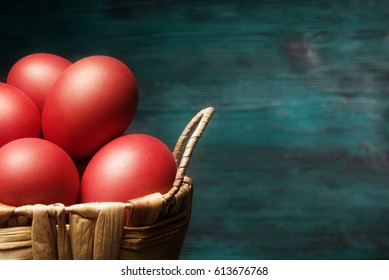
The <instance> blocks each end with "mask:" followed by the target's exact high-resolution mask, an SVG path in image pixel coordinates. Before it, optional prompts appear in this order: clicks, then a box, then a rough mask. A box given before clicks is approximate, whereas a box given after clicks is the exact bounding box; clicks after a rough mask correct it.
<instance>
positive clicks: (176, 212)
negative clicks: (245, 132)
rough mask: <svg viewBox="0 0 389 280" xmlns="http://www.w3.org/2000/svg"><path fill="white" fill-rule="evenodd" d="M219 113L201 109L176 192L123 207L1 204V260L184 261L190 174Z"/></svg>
mask: <svg viewBox="0 0 389 280" xmlns="http://www.w3.org/2000/svg"><path fill="white" fill-rule="evenodd" d="M213 113H214V108H212V107H209V108H205V109H203V110H201V111H200V112H199V113H197V114H196V116H194V117H193V118H192V120H191V121H190V122H189V123H188V124H187V126H186V127H185V129H184V130H183V132H182V134H181V135H180V137H179V139H178V140H177V143H176V146H175V147H174V150H173V156H174V158H175V161H176V163H177V175H176V178H175V181H174V184H173V186H172V188H171V189H170V191H169V192H168V193H166V194H160V193H154V194H150V195H147V196H144V197H140V198H136V199H132V200H129V201H128V202H127V203H122V202H100V203H84V204H74V205H71V206H65V205H63V204H52V205H42V204H36V205H24V206H20V207H13V206H9V205H4V204H0V259H12V260H16V259H22V260H29V259H41V260H49V259H59V260H70V259H74V260H108V259H126V260H130V259H138V260H142V259H143V260H148V259H149V260H150V259H178V257H179V254H180V251H181V248H182V245H183V242H184V239H185V235H186V231H187V228H188V226H189V221H190V216H191V206H192V191H193V184H192V180H191V179H190V178H188V177H187V176H186V175H185V173H186V169H187V167H188V165H189V162H190V158H191V155H192V152H193V150H194V148H195V146H196V144H197V142H198V140H199V138H200V137H201V135H202V133H203V131H204V129H205V127H206V126H207V124H208V122H209V120H210V118H211V117H212V115H213Z"/></svg>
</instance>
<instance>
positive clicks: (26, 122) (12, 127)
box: [0, 82, 41, 147]
mask: <svg viewBox="0 0 389 280" xmlns="http://www.w3.org/2000/svg"><path fill="white" fill-rule="evenodd" d="M40 135H41V116H40V113H39V111H38V109H37V107H36V106H35V104H34V103H33V102H32V100H31V99H30V98H29V97H28V96H27V95H26V94H25V93H24V92H22V91H21V90H19V89H17V88H16V87H14V86H11V85H8V84H5V83H1V82H0V147H1V146H3V145H5V144H7V143H8V142H10V141H12V140H16V139H19V138H24V137H40Z"/></svg>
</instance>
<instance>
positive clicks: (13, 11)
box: [0, 0, 389, 259]
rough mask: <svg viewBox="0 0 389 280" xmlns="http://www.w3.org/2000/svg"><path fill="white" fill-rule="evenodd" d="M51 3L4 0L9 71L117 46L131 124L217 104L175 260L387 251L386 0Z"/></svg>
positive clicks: (174, 119)
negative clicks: (30, 61)
mask: <svg viewBox="0 0 389 280" xmlns="http://www.w3.org/2000/svg"><path fill="white" fill-rule="evenodd" d="M53 2H54V1H42V2H39V3H37V1H34V2H32V3H33V4H32V3H28V2H27V1H26V3H23V1H17V2H15V1H14V2H9V3H6V4H3V7H2V9H1V11H0V13H1V14H0V21H1V29H2V30H1V33H2V38H3V40H2V44H1V45H0V77H1V78H2V79H3V80H4V78H5V76H6V72H7V71H8V69H9V68H10V66H11V65H12V63H13V62H15V61H16V60H17V59H18V58H19V57H21V56H23V55H26V54H28V53H31V52H37V51H46V52H54V53H57V54H60V55H63V56H65V57H67V58H69V59H70V60H72V61H75V60H77V59H79V58H81V57H83V56H86V55H92V54H108V55H112V56H115V57H117V58H119V59H122V60H123V61H124V62H126V63H127V64H128V65H129V66H130V68H131V69H132V70H133V72H134V74H135V76H136V77H137V79H138V82H139V87H140V104H139V111H138V113H137V115H136V117H135V120H134V122H133V124H132V125H131V126H130V127H129V128H128V131H129V132H144V133H150V134H152V135H155V136H157V137H159V138H160V139H162V140H163V141H165V142H166V143H167V144H168V145H169V146H170V147H171V148H173V146H174V143H175V141H176V140H177V137H178V136H179V134H180V132H181V130H182V129H183V128H184V126H185V125H186V123H187V122H188V121H189V120H190V118H191V117H192V116H193V115H194V114H195V113H197V112H198V111H199V110H201V109H202V108H205V107H208V106H213V107H215V109H216V113H215V115H214V117H213V119H212V121H211V122H210V124H209V126H208V128H207V130H206V131H205V133H204V135H203V137H202V139H201V140H200V142H199V144H198V146H197V147H196V150H195V151H194V154H193V157H192V160H191V164H190V167H189V169H188V176H190V177H191V178H192V179H193V181H194V199H193V209H192V219H191V224H190V227H189V231H188V234H187V237H186V241H185V245H184V248H183V251H182V254H181V258H182V259H388V258H389V219H388V217H389V172H388V168H389V161H388V155H389V154H388V151H389V129H388V121H389V100H388V99H389V63H388V62H389V36H388V35H389V33H388V32H389V29H388V26H389V5H388V4H387V3H386V1H379V0H376V1H361V0H355V1H352V0H341V1H335V0H330V1H281V0H278V1H277V0H268V1H245V2H244V3H241V2H243V1H237V0H225V1H173V0H171V1H124V0H115V1H108V0H106V1H104V0H99V1H91V0H88V1H79V2H77V1H55V3H53ZM40 3H41V4H40Z"/></svg>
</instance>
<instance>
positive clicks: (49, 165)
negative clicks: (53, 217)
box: [0, 138, 80, 206]
mask: <svg viewBox="0 0 389 280" xmlns="http://www.w3.org/2000/svg"><path fill="white" fill-rule="evenodd" d="M0 163H1V164H0V203H3V204H7V205H13V206H21V205H29V204H37V203H41V204H52V203H63V204H65V205H72V204H75V203H76V202H77V199H78V194H79V188H80V179H79V176H78V172H77V168H76V166H75V165H74V163H73V161H72V159H71V158H70V157H69V155H68V154H66V152H65V151H64V150H62V149H61V148H60V147H58V146H57V145H55V144H53V143H51V142H49V141H47V140H44V139H39V138H22V139H17V140H14V141H12V142H10V143H8V144H6V145H4V146H3V147H1V148H0Z"/></svg>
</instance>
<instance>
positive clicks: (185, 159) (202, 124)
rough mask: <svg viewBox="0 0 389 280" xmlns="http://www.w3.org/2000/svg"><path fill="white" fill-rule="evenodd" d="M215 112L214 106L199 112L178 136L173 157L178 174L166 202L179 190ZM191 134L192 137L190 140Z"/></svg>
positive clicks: (166, 195)
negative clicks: (198, 144) (194, 152)
mask: <svg viewBox="0 0 389 280" xmlns="http://www.w3.org/2000/svg"><path fill="white" fill-rule="evenodd" d="M214 112H215V109H214V108H213V107H208V108H205V109H203V110H201V111H200V112H198V113H197V114H196V115H195V116H194V117H193V118H192V120H191V121H190V122H189V123H188V124H187V125H186V127H185V129H184V130H183V131H182V133H181V135H180V137H179V138H178V140H177V143H176V145H175V147H174V150H173V157H174V160H175V161H176V164H177V174H176V179H175V181H174V183H173V186H172V188H171V189H170V191H169V192H168V193H166V194H165V195H164V201H165V203H167V204H168V203H170V201H171V200H172V199H173V198H174V196H175V195H176V194H177V192H178V191H179V189H180V186H181V184H182V182H183V180H184V178H185V173H186V169H187V167H188V166H189V162H190V158H191V156H192V153H193V150H194V148H195V146H196V144H197V142H198V141H199V139H200V137H201V135H202V134H203V132H204V130H205V128H206V127H207V124H208V122H209V120H210V119H211V117H212V115H213V113H214ZM189 136H190V138H189V140H188V137H189ZM181 155H182V156H181ZM180 158H181V160H180Z"/></svg>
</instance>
